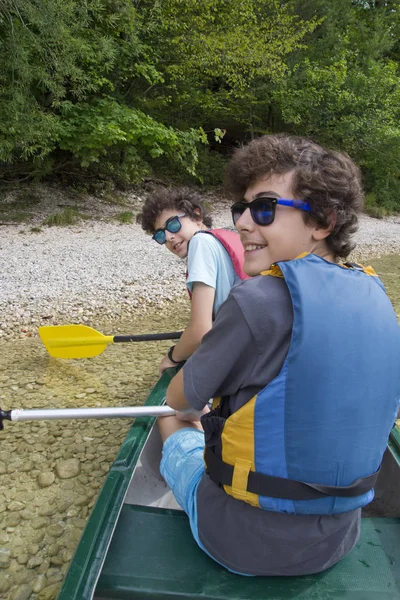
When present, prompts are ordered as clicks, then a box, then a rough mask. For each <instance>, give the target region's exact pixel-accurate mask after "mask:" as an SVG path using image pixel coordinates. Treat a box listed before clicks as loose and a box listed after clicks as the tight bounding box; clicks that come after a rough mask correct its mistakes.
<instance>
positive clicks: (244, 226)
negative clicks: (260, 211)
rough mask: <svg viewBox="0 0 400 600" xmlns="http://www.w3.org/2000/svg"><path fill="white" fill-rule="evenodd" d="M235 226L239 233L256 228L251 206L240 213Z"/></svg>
mask: <svg viewBox="0 0 400 600" xmlns="http://www.w3.org/2000/svg"><path fill="white" fill-rule="evenodd" d="M235 227H236V229H237V230H238V232H239V233H240V232H241V231H248V230H250V229H253V228H254V221H253V218H252V216H251V212H250V209H249V208H246V210H245V211H244V212H243V213H242V214H241V215H240V217H239V218H238V220H237V221H236V223H235Z"/></svg>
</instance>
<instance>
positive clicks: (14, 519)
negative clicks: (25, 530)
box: [4, 512, 21, 527]
mask: <svg viewBox="0 0 400 600" xmlns="http://www.w3.org/2000/svg"><path fill="white" fill-rule="evenodd" d="M4 522H5V524H6V526H7V527H16V526H17V525H19V524H20V523H21V515H20V514H19V513H17V512H15V513H9V514H8V515H6V517H5V519H4Z"/></svg>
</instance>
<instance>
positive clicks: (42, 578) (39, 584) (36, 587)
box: [32, 573, 47, 594]
mask: <svg viewBox="0 0 400 600" xmlns="http://www.w3.org/2000/svg"><path fill="white" fill-rule="evenodd" d="M46 585H47V578H46V575H43V573H42V574H41V575H38V576H37V577H36V579H35V581H34V582H33V583H32V591H33V592H35V594H37V593H38V592H40V591H41V590H42V589H43V588H44V587H46Z"/></svg>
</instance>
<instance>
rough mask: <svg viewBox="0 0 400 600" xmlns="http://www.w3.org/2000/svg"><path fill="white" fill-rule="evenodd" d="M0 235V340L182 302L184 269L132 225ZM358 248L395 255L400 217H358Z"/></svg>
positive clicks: (218, 218)
mask: <svg viewBox="0 0 400 600" xmlns="http://www.w3.org/2000/svg"><path fill="white" fill-rule="evenodd" d="M135 200H136V204H135V206H136V207H138V206H140V203H141V201H140V200H139V199H138V198H137V197H135ZM213 208H214V210H213V213H212V214H213V221H214V226H215V227H231V217H230V213H229V205H228V204H227V203H226V201H225V202H224V201H221V200H219V201H218V202H215V203H214V204H213ZM1 234H2V235H1V239H0V337H6V338H7V337H13V336H15V335H19V334H22V335H24V334H25V335H27V334H29V335H34V334H35V330H36V329H37V327H38V326H39V325H44V324H61V323H69V322H79V323H89V322H92V321H93V322H94V321H95V320H96V319H98V318H100V316H101V317H102V319H103V320H104V319H108V318H109V319H114V318H116V317H118V316H120V315H121V314H137V312H138V311H140V312H142V311H143V310H146V308H148V307H149V306H154V305H157V304H160V303H161V304H162V303H163V302H166V301H167V302H168V301H172V300H174V299H175V298H176V297H178V296H182V294H183V290H184V278H185V265H184V263H183V262H182V261H181V260H179V259H178V258H176V257H174V256H173V255H172V254H171V253H170V252H168V251H167V250H166V248H165V247H160V246H158V245H157V244H156V243H154V242H153V241H152V240H151V239H150V237H149V236H147V235H146V234H145V233H144V232H143V231H142V229H141V228H140V226H139V225H137V224H124V225H123V224H117V223H115V222H109V221H105V220H100V221H90V222H88V221H82V222H81V223H79V224H78V225H74V226H69V227H51V228H50V227H47V228H43V229H42V230H41V231H40V232H39V233H33V232H31V231H30V230H29V228H28V229H27V228H23V227H21V226H19V225H18V226H15V225H10V226H3V227H2V228H1ZM356 241H357V248H356V251H355V253H354V256H353V257H352V258H354V259H357V260H360V261H367V260H368V259H369V258H371V257H373V258H377V257H380V256H382V255H385V254H392V253H396V254H400V216H394V217H388V218H385V219H381V220H378V219H373V218H370V217H368V216H366V215H363V216H362V217H361V219H360V227H359V231H358V232H357V234H356Z"/></svg>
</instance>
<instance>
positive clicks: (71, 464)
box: [56, 458, 81, 479]
mask: <svg viewBox="0 0 400 600" xmlns="http://www.w3.org/2000/svg"><path fill="white" fill-rule="evenodd" d="M80 472H81V463H80V461H79V460H78V459H77V458H69V459H67V460H63V461H60V462H58V463H57V464H56V473H57V475H58V477H59V478H60V479H71V478H72V477H77V476H78V475H79V473H80Z"/></svg>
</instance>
